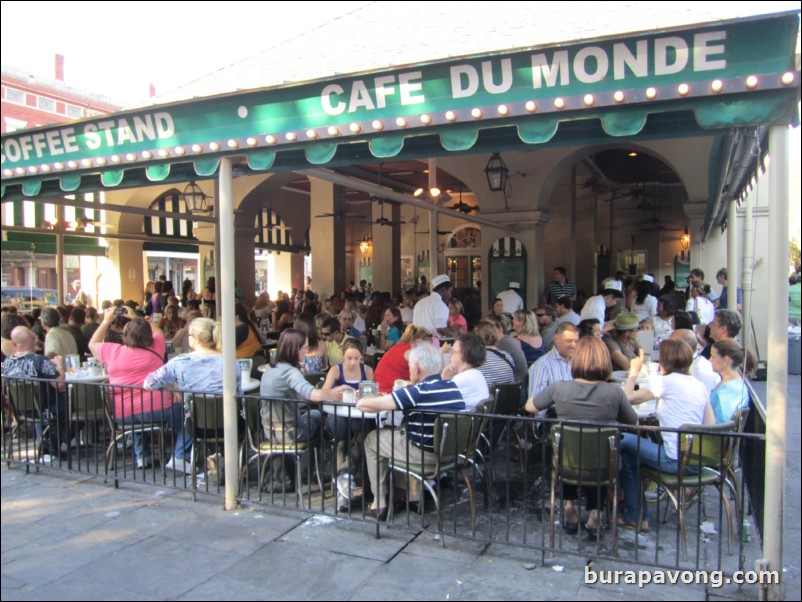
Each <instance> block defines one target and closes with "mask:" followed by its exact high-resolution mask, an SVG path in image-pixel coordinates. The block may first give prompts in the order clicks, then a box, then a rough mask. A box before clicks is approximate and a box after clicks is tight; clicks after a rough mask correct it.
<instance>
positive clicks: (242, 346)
mask: <svg viewBox="0 0 802 602" xmlns="http://www.w3.org/2000/svg"><path fill="white" fill-rule="evenodd" d="M234 323H235V324H236V327H235V332H236V336H237V338H236V341H237V357H253V356H254V355H256V354H257V353H262V342H263V341H262V333H261V332H259V329H258V328H256V324H254V323H253V322H252V321H251V318H250V317H249V316H248V309H247V308H246V307H245V306H244V305H243V304H242V303H237V304H236V305H234Z"/></svg>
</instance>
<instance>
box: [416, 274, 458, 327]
mask: <svg viewBox="0 0 802 602" xmlns="http://www.w3.org/2000/svg"><path fill="white" fill-rule="evenodd" d="M452 288H453V285H452V284H451V280H449V279H448V276H446V275H445V274H438V275H437V276H435V277H434V278H432V294H431V295H429V296H428V297H424V298H423V299H421V300H420V301H418V302H417V303H416V304H415V307H413V308H412V323H413V324H414V325H415V326H418V327H420V328H425V329H426V330H428V331H429V332H431V333H434V334H437V333H439V334H441V335H450V334H451V331H450V330H449V329H448V302H449V301H451V290H452Z"/></svg>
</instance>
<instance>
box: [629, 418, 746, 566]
mask: <svg viewBox="0 0 802 602" xmlns="http://www.w3.org/2000/svg"><path fill="white" fill-rule="evenodd" d="M680 429H681V431H682V433H681V436H680V457H679V460H680V466H679V470H678V472H677V474H674V473H670V472H661V471H659V470H657V469H655V468H649V467H647V466H642V467H641V482H642V485H643V483H645V481H646V479H651V480H652V481H655V482H656V483H657V484H658V485H661V486H662V487H663V488H664V489H665V490H666V494H667V495H668V497H669V499H670V500H671V503H672V504H673V505H674V508H675V509H676V511H677V515H678V517H679V525H680V535H681V537H682V549H683V558H684V557H685V555H686V554H687V549H688V542H687V529H686V524H685V523H686V512H687V505H688V504H689V503H690V502H691V501H693V500H692V499H691V500H688V499H687V498H686V492H685V489H686V488H689V487H690V488H693V487H698V488H700V489H701V488H703V487H707V486H708V485H714V486H715V487H716V488H717V489H718V490H719V494H720V499H721V502H722V503H723V504H724V509H725V510H726V512H727V527H728V530H727V533H728V540H727V550H728V552H731V547H732V531H733V528H732V509H731V508H730V502H729V500H728V499H727V492H726V489H727V488H729V489H730V491H731V492H732V495H733V497H737V495H738V492H737V489H736V488H735V483H733V481H731V480H730V455H731V451H732V440H733V437H730V436H728V435H729V434H731V433H734V432H736V427H735V424H734V423H732V422H725V423H723V424H715V425H707V426H705V425H702V426H699V425H690V424H686V425H682V426H681V427H680ZM705 431H711V432H710V433H705ZM666 436H668V435H666ZM689 467H694V468H696V469H698V470H699V472H698V473H696V474H686V473H687V470H688V468H689ZM698 497H699V503H700V504H701V492H700V494H699V496H698ZM740 518H741V517H740V515H739V516H738V519H739V521H740ZM638 520H640V519H638Z"/></svg>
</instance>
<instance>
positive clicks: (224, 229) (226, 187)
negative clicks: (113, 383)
mask: <svg viewBox="0 0 802 602" xmlns="http://www.w3.org/2000/svg"><path fill="white" fill-rule="evenodd" d="M232 176H233V168H232V166H231V159H230V158H225V159H221V160H220V173H219V175H218V184H219V189H218V190H219V193H218V196H219V203H218V205H217V211H218V214H217V215H218V222H217V223H218V226H217V229H218V232H219V238H218V246H219V249H218V253H217V255H218V257H219V261H218V262H217V265H218V272H219V274H220V277H219V279H218V280H217V282H216V285H217V286H216V299H217V319H218V320H220V321H221V323H222V330H223V333H222V335H223V430H224V436H225V458H226V474H228V475H229V478H228V479H226V486H225V494H226V502H225V508H226V510H233V509H234V508H236V507H237V487H238V485H239V479H235V478H233V477H234V475H237V474H239V448H238V445H237V343H236V334H235V332H234V327H235V325H234V270H233V269H228V268H231V267H233V266H234V186H233V183H232ZM222 266H226V267H227V269H222Z"/></svg>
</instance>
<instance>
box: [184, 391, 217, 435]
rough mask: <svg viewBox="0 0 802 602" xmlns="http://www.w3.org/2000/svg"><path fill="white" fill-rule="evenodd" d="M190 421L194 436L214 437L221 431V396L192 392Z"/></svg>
mask: <svg viewBox="0 0 802 602" xmlns="http://www.w3.org/2000/svg"><path fill="white" fill-rule="evenodd" d="M191 404H192V405H191V408H192V409H191V412H192V422H193V426H194V428H195V436H196V437H199V436H200V437H203V436H204V435H205V436H210V437H216V436H217V435H218V434H219V433H222V431H223V396H222V395H211V394H203V393H193V394H192V397H191Z"/></svg>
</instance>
